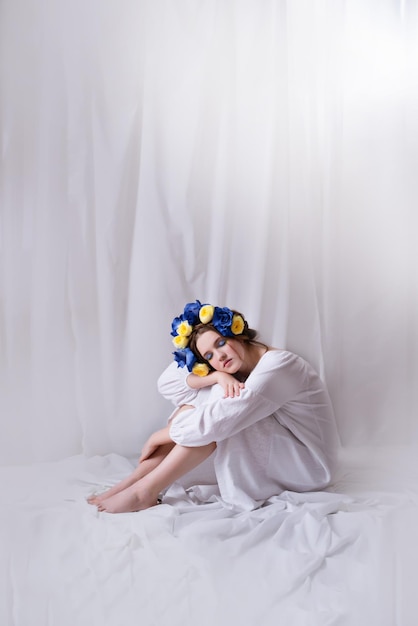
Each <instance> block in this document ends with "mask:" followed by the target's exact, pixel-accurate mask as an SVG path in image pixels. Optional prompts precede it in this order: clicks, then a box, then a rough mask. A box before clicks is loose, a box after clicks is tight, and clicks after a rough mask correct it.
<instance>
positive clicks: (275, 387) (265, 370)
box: [170, 351, 306, 446]
mask: <svg viewBox="0 0 418 626" xmlns="http://www.w3.org/2000/svg"><path fill="white" fill-rule="evenodd" d="M271 355H272V356H271ZM305 374H306V371H305V362H304V361H303V360H302V359H300V358H299V357H297V356H296V355H293V354H292V353H289V352H280V353H278V351H272V352H270V353H267V354H266V355H264V357H263V358H262V363H261V362H260V367H259V366H257V367H256V368H255V369H254V371H253V373H252V374H251V375H250V376H249V377H248V379H247V381H246V384H245V388H244V389H243V390H242V391H241V394H240V396H239V397H236V398H220V399H217V400H215V401H213V402H206V403H204V404H202V405H201V406H199V407H196V408H195V409H193V410H190V411H184V412H183V413H181V414H180V415H178V416H177V417H176V418H175V419H174V420H173V423H172V425H171V429H170V437H171V438H172V439H173V441H175V442H176V443H179V444H182V445H186V446H200V445H206V444H208V443H211V442H212V441H222V440H224V439H227V438H228V437H231V436H233V435H235V434H236V433H238V432H240V431H241V430H243V429H244V428H247V427H248V426H251V425H252V424H255V423H256V422H258V421H259V420H261V419H264V418H266V417H268V416H269V415H272V414H273V413H274V412H275V411H277V409H278V408H280V407H281V406H283V405H284V404H286V403H287V402H289V401H291V400H292V399H293V398H295V397H297V395H298V393H299V391H300V390H301V389H302V388H303V387H304V384H305V382H306V375H305Z"/></svg>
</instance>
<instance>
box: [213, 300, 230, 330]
mask: <svg viewBox="0 0 418 626" xmlns="http://www.w3.org/2000/svg"><path fill="white" fill-rule="evenodd" d="M232 318H233V313H232V311H231V309H228V307H223V308H221V307H219V306H216V307H215V312H214V314H213V319H212V322H211V324H212V326H214V327H215V328H216V330H217V331H218V333H221V335H223V336H224V337H233V335H234V333H233V332H232V331H231V325H232Z"/></svg>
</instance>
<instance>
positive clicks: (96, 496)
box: [87, 485, 123, 506]
mask: <svg viewBox="0 0 418 626" xmlns="http://www.w3.org/2000/svg"><path fill="white" fill-rule="evenodd" d="M122 490H123V487H119V485H115V486H114V487H112V488H111V489H108V490H107V491H104V492H103V493H93V494H92V495H91V496H89V497H88V498H87V502H88V503H89V504H94V505H96V506H97V505H99V504H100V503H101V502H104V501H105V500H107V498H111V497H112V496H114V495H115V494H117V493H119V492H120V491H122Z"/></svg>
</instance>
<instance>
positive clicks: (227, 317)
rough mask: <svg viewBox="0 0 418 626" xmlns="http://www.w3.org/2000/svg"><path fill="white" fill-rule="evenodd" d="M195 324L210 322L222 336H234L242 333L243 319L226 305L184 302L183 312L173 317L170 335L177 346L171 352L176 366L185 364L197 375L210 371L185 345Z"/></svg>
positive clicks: (204, 374) (206, 373)
mask: <svg viewBox="0 0 418 626" xmlns="http://www.w3.org/2000/svg"><path fill="white" fill-rule="evenodd" d="M197 324H211V325H212V326H213V327H214V328H215V329H216V330H217V331H218V333H220V334H221V335H223V336H224V337H234V336H235V335H241V334H242V333H243V331H244V329H245V321H244V318H243V317H242V315H239V313H234V312H233V311H231V309H228V307H223V308H221V307H219V306H212V305H211V304H202V303H201V302H200V301H199V300H196V302H189V303H188V304H186V306H185V307H184V311H183V313H182V314H181V315H180V316H179V317H175V318H174V319H173V322H172V324H171V336H172V337H173V344H174V346H175V348H177V349H176V350H175V352H173V354H174V360H175V361H177V366H178V367H184V366H185V365H186V367H187V369H188V370H189V372H192V373H193V374H197V375H198V376H207V375H208V374H209V371H210V370H209V367H208V365H207V363H199V362H198V361H197V358H196V356H195V354H194V353H193V352H192V350H190V348H188V347H187V346H188V343H189V337H190V335H191V334H192V332H193V329H194V327H195V326H196V325H197Z"/></svg>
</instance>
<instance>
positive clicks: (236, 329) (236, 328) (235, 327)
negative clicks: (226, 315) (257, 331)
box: [231, 315, 245, 335]
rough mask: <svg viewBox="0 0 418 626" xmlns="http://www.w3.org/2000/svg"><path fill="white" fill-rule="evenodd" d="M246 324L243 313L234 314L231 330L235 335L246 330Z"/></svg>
mask: <svg viewBox="0 0 418 626" xmlns="http://www.w3.org/2000/svg"><path fill="white" fill-rule="evenodd" d="M244 327H245V324H244V320H243V319H242V317H241V315H234V317H233V318H232V324H231V331H232V332H233V333H234V335H240V334H241V333H242V331H243V330H244Z"/></svg>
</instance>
